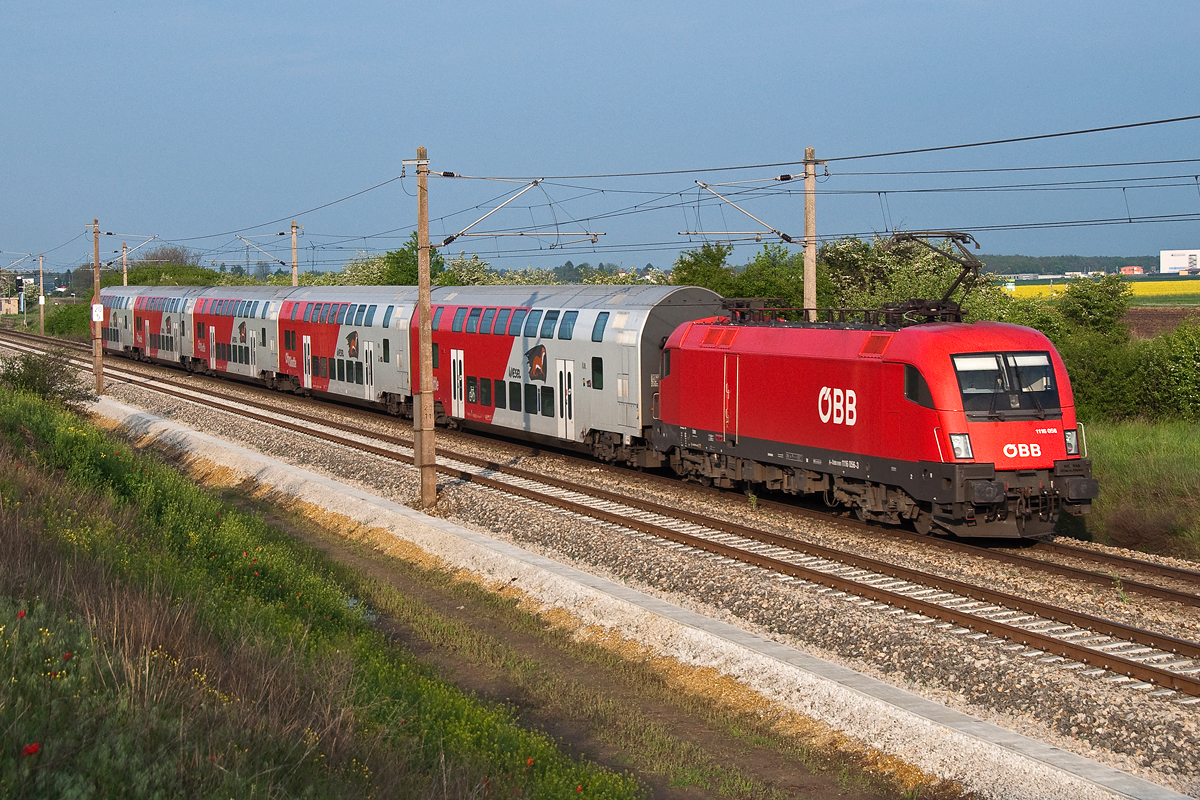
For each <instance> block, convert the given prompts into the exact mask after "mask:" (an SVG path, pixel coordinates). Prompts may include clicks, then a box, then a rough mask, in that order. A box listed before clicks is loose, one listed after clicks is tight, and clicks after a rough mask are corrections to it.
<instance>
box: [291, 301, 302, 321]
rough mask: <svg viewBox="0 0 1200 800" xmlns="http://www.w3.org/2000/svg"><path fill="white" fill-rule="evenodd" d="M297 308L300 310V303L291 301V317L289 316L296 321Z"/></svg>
mask: <svg viewBox="0 0 1200 800" xmlns="http://www.w3.org/2000/svg"><path fill="white" fill-rule="evenodd" d="M299 310H300V304H299V303H292V317H291V320H292V322H295V321H296V312H297V311H299Z"/></svg>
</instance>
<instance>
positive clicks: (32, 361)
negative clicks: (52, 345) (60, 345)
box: [0, 350, 96, 406]
mask: <svg viewBox="0 0 1200 800" xmlns="http://www.w3.org/2000/svg"><path fill="white" fill-rule="evenodd" d="M0 385H4V386H7V387H8V388H9V389H12V390H13V391H17V392H29V393H31V394H34V395H37V396H38V397H40V398H42V399H43V400H49V401H51V402H55V403H62V404H63V405H65V406H77V405H79V404H80V403H84V402H87V401H91V400H95V399H96V395H95V394H94V393H93V392H92V391H91V390H90V389H88V388H87V385H86V384H85V383H84V381H83V379H82V378H81V377H80V375H79V371H78V370H77V369H75V367H73V366H72V365H71V363H70V358H69V357H68V356H67V354H66V353H65V352H64V351H62V350H50V351H49V352H46V353H22V354H21V355H17V356H12V357H10V358H7V359H5V360H4V361H2V362H0Z"/></svg>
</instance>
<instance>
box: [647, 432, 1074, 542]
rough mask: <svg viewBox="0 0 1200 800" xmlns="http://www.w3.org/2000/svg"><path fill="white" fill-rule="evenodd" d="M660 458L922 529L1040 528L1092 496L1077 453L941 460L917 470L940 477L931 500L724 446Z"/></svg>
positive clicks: (702, 479)
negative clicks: (1049, 464) (1005, 469)
mask: <svg viewBox="0 0 1200 800" xmlns="http://www.w3.org/2000/svg"><path fill="white" fill-rule="evenodd" d="M667 461H668V463H669V465H670V467H671V469H672V470H673V471H674V472H675V473H676V474H677V475H680V476H682V477H683V478H684V479H685V480H690V481H694V482H696V483H699V484H702V485H705V486H717V487H720V488H726V489H733V488H739V487H740V488H742V489H744V490H745V491H747V492H748V493H758V492H759V491H763V490H766V491H776V492H782V493H785V494H793V495H802V494H817V493H820V494H822V496H823V498H824V500H825V503H826V504H827V505H829V506H831V507H832V506H838V505H841V506H844V507H846V508H849V509H852V510H853V511H854V512H855V514H856V515H857V516H858V518H859V519H862V520H864V521H872V522H878V523H881V524H886V525H900V524H903V523H905V522H906V521H907V522H910V523H912V525H913V527H914V528H915V529H916V530H917V531H918V532H919V533H922V534H928V533H932V532H940V533H950V534H953V535H956V536H963V537H1006V538H1014V537H1022V536H1024V537H1028V536H1041V535H1045V534H1048V533H1051V532H1052V531H1053V530H1054V526H1055V522H1056V521H1057V519H1058V517H1059V515H1060V514H1063V513H1068V514H1073V515H1078V514H1082V513H1086V512H1087V511H1089V510H1090V500H1091V499H1092V498H1094V497H1095V496H1096V482H1095V481H1094V480H1092V479H1091V468H1090V466H1091V465H1090V463H1089V462H1086V461H1081V460H1072V461H1065V462H1059V463H1058V465H1057V466H1056V467H1055V469H1053V470H1027V471H1021V472H1012V473H996V472H994V470H993V469H992V467H991V465H987V464H979V465H976V464H968V465H946V466H948V467H949V470H948V471H947V473H946V474H945V475H941V476H938V475H934V474H932V473H931V472H930V471H928V470H923V471H922V474H921V482H919V483H918V484H917V485H918V486H920V485H921V484H922V483H928V484H934V483H940V484H941V485H940V486H939V487H938V488H939V491H938V492H937V493H936V494H935V495H934V496H933V499H930V500H922V499H919V498H917V497H914V496H913V495H912V494H911V493H910V492H909V491H907V490H906V489H905V488H904V487H902V486H897V485H889V484H885V483H881V482H878V481H873V480H868V479H863V478H856V477H853V476H846V475H836V474H830V473H827V472H821V471H818V470H813V469H808V468H803V467H789V466H783V465H776V464H764V463H762V462H759V461H756V460H754V459H748V458H742V457H738V456H732V455H728V454H724V453H709V452H703V451H700V450H694V449H684V448H679V447H675V448H672V449H671V451H670V454H669V456H668V459H667ZM955 466H959V469H955V468H954V467H955ZM901 472H902V471H901ZM898 474H899V472H898ZM910 477H911V476H910ZM944 500H949V502H944Z"/></svg>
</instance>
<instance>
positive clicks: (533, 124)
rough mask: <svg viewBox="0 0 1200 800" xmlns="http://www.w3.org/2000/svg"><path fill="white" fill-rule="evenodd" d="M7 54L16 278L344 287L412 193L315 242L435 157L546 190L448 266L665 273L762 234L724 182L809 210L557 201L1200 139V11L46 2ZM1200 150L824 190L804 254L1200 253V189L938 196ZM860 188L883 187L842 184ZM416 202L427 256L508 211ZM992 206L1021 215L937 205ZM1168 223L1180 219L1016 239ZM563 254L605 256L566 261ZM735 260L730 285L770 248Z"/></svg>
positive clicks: (479, 189) (2, 21) (1161, 169)
mask: <svg viewBox="0 0 1200 800" xmlns="http://www.w3.org/2000/svg"><path fill="white" fill-rule="evenodd" d="M0 30H2V31H3V45H2V46H0V76H2V77H0V141H2V142H3V146H2V147H0V164H2V165H3V167H2V169H0V251H3V253H2V255H0V258H2V259H3V261H2V262H0V266H4V265H7V264H8V263H9V262H11V261H12V260H14V259H16V258H19V257H20V256H21V255H22V254H24V253H29V252H33V253H38V252H46V253H47V254H48V256H47V265H48V268H54V269H60V268H62V267H64V266H70V265H76V264H79V263H81V262H83V261H84V260H85V259H86V258H88V257H89V254H90V252H91V242H90V237H82V236H80V234H83V233H84V230H85V225H86V224H87V223H89V222H90V221H91V220H92V218H93V217H99V218H100V222H101V228H102V229H103V230H105V231H113V232H115V233H117V234H118V236H115V237H102V240H101V248H102V251H105V255H104V256H103V257H105V258H107V257H109V256H108V255H107V253H109V252H111V251H112V250H115V249H119V247H120V242H121V241H122V240H123V241H127V242H128V243H129V244H130V246H133V245H134V244H137V243H140V242H141V241H143V239H144V237H145V236H149V235H152V234H158V235H159V236H160V237H161V238H162V239H164V240H166V241H170V242H177V243H180V244H185V245H187V246H189V247H192V248H195V249H197V250H202V251H204V253H205V256H204V257H205V259H210V260H215V261H226V262H230V263H236V262H239V261H241V260H243V259H244V257H245V245H244V244H243V243H242V242H241V241H239V240H238V239H236V238H235V237H234V236H233V235H232V234H230V233H228V232H229V231H234V230H240V229H244V228H251V230H245V231H242V235H243V236H247V237H251V240H252V241H254V242H256V243H258V244H260V245H261V246H263V247H266V248H268V249H269V250H271V251H272V252H273V253H275V254H276V255H277V256H278V257H280V258H282V259H283V260H285V261H286V260H289V259H290V250H289V249H288V248H287V247H286V244H287V242H286V237H278V236H267V237H264V238H254V237H256V236H260V237H261V236H263V235H264V234H274V233H276V232H278V231H283V230H286V229H287V227H288V221H290V219H291V218H292V217H293V216H295V217H296V219H297V220H298V222H299V223H300V224H301V225H303V226H304V235H303V236H302V238H301V240H300V243H301V249H302V256H301V262H302V264H304V265H306V266H308V265H310V264H311V265H314V266H317V267H318V268H330V267H334V266H337V265H338V264H341V263H343V262H344V260H345V259H346V258H348V257H350V256H352V255H353V254H354V253H355V252H356V251H367V252H379V251H384V250H388V249H394V248H395V247H397V246H399V245H400V244H401V243H402V242H403V240H404V239H405V238H407V236H408V234H409V232H410V231H411V230H412V228H413V226H414V225H415V222H416V198H415V192H416V181H415V179H414V178H413V177H412V175H413V173H412V169H411V168H409V170H408V171H407V175H408V177H406V178H405V179H404V180H402V181H392V182H390V183H387V184H386V185H384V186H381V187H379V188H377V189H374V190H372V191H369V192H366V193H364V194H361V195H359V196H357V197H354V198H351V199H349V200H345V201H343V202H339V203H335V204H333V205H330V206H327V207H326V208H323V209H320V210H316V211H312V212H311V213H307V214H301V212H304V211H306V210H308V209H314V208H316V207H318V206H322V205H325V204H327V203H330V202H331V201H335V200H338V199H339V198H343V197H346V196H348V195H351V194H354V193H356V192H360V191H362V190H364V189H367V188H368V187H371V186H375V185H376V184H380V183H383V182H385V181H388V180H389V179H392V178H395V177H396V176H398V175H399V174H400V170H401V164H400V162H401V160H402V159H404V158H413V157H414V156H415V151H416V148H417V146H418V145H425V146H426V147H428V148H429V152H430V157H431V161H432V168H433V169H435V170H450V171H453V172H456V173H459V174H462V175H468V176H475V177H479V178H495V177H527V178H536V177H547V180H546V181H545V183H543V184H542V185H540V186H538V187H536V188H534V189H532V190H530V191H529V192H527V193H526V194H525V195H523V196H522V197H521V198H519V199H518V200H516V201H514V202H513V203H512V204H510V205H509V206H507V207H506V208H505V209H502V210H501V211H499V212H497V213H496V214H494V215H492V216H491V217H489V218H488V219H487V220H486V221H484V222H483V223H481V224H480V225H479V226H477V227H476V228H474V229H472V230H473V231H477V232H482V233H492V232H498V231H506V232H510V233H524V234H535V233H536V234H540V235H539V236H533V235H526V236H521V237H515V236H510V237H499V238H488V237H464V238H462V239H459V240H458V241H456V242H454V243H453V244H452V245H451V246H450V247H449V248H447V250H448V251H449V252H448V253H447V255H453V254H457V253H458V252H459V251H460V250H465V251H466V252H467V253H468V254H470V253H473V252H478V253H479V254H480V255H481V257H483V258H485V259H487V260H489V261H491V262H492V263H493V264H494V265H496V266H499V267H512V268H519V267H524V266H527V265H533V266H555V265H557V264H561V263H562V262H563V261H565V260H567V259H570V260H572V261H574V262H575V263H580V262H585V261H586V262H590V263H593V264H594V263H596V262H598V261H604V262H610V263H621V264H624V265H626V266H642V265H644V264H646V263H653V264H655V265H656V266H659V267H667V266H669V265H670V264H671V262H672V261H673V260H674V258H675V257H676V256H677V255H678V252H679V250H680V249H682V248H687V247H694V246H697V245H698V244H699V243H700V242H702V241H705V240H706V237H707V240H724V239H731V238H739V237H735V236H732V235H727V234H721V233H717V232H721V231H739V232H740V231H753V230H757V229H758V225H757V224H756V223H754V222H753V221H752V220H750V219H749V218H747V217H745V216H743V215H742V214H741V213H740V212H738V211H737V210H735V209H733V208H732V207H731V206H729V205H725V204H722V203H720V202H719V201H717V200H716V198H714V197H712V196H711V195H708V194H707V193H705V192H703V191H702V190H700V189H699V187H698V186H697V185H696V183H695V182H696V181H703V182H705V183H712V184H716V183H726V182H732V181H738V182H740V183H738V184H737V185H736V186H726V187H724V188H718V187H715V186H714V188H715V189H716V191H718V192H720V193H722V194H726V195H727V196H730V197H731V198H732V199H735V201H736V202H737V203H738V205H741V206H742V207H743V208H745V209H746V210H747V211H750V212H751V213H753V214H754V215H755V216H758V217H760V218H761V219H762V220H763V221H765V222H766V223H768V224H769V225H770V226H771V227H774V228H776V229H778V230H782V231H783V232H785V233H788V234H790V235H792V236H794V237H796V238H797V239H799V238H800V236H801V234H802V233H803V198H802V194H801V192H800V190H801V186H800V184H799V182H794V183H791V184H781V183H778V182H773V181H767V180H764V179H769V178H771V177H774V176H776V175H779V174H780V173H784V172H788V173H797V172H801V171H802V167H799V166H790V167H762V168H756V169H746V170H732V171H721V172H696V173H689V174H674V175H640V176H634V177H625V178H575V177H563V176H583V175H587V176H590V175H602V174H609V173H640V172H648V173H652V172H663V171H670V170H688V169H699V168H710V167H730V166H740V165H756V164H773V163H779V162H794V161H799V160H801V159H802V158H803V152H804V148H805V147H806V146H812V147H815V148H816V153H817V157H818V158H828V159H839V158H842V157H846V156H854V155H861V154H869V153H878V152H888V151H894V150H905V149H911V148H926V147H936V146H940V145H952V144H959V143H965V142H976V141H985V140H994V139H1003V138H1010V137H1022V136H1031V135H1037V134H1043V133H1054V132H1059V131H1070V130H1077V129H1085V128H1094V127H1102V126H1109V125H1120V124H1125V123H1134V122H1141V121H1147V120H1157V119H1165V118H1173V117H1181V116H1187V115H1191V114H1200V80H1198V79H1200V69H1198V67H1200V48H1198V47H1197V46H1196V44H1195V32H1196V31H1197V30H1200V4H1197V3H1195V2H1190V3H1187V2H1173V1H1172V0H1166V1H1164V2H1156V3H1148V4H1139V5H1136V6H1135V5H1132V4H1129V3H1115V2H1088V3H1083V2H1074V1H1064V2H1055V3H1045V2H1022V1H1021V0H1018V1H1017V2H990V1H988V0H975V1H971V0H928V1H926V2H918V1H904V0H901V1H898V2H889V3H882V2H875V3H868V2H826V3H819V4H807V5H802V4H797V3H774V2H753V0H751V2H743V3H738V4H731V3H713V2H692V3H688V4H683V3H659V2H653V1H652V0H651V1H650V2H637V3H632V2H628V3H627V2H601V3H589V4H584V3H567V2H527V3H475V2H443V3H437V4H433V3H425V4H405V3H388V4H384V3H362V2H343V3H340V4H337V5H334V4H330V3H312V2H306V1H305V0H298V1H296V2H289V3H282V2H265V3H251V4H247V3H233V2H199V3H190V4H179V3H173V2H155V3H149V2H147V3H141V2H119V3H117V4H115V5H114V6H110V7H105V6H96V5H95V4H83V3H76V2H50V3H44V4H32V3H30V4H16V3H11V4H7V5H6V6H5V8H4V9H3V10H0ZM1198 144H1200V120H1197V121H1190V122H1181V123H1175V124H1171V125H1161V126H1155V127H1145V128H1137V129H1132V130H1124V131H1113V132H1107V133H1098V134H1091V135H1086V136H1076V137H1067V138H1060V139H1051V140H1045V141H1037V142H1027V143H1017V144H1007V145H997V146H991V147H981V148H972V149H966V150H956V151H950V152H938V153H926V154H916V155H910V156H898V157H891V158H875V159H862V160H849V161H839V160H831V161H830V163H829V165H828V166H829V173H830V175H829V177H828V178H827V179H826V178H823V179H822V182H821V183H820V186H819V192H820V194H819V196H818V201H817V203H818V205H817V225H818V228H817V232H818V236H821V237H835V236H841V235H847V234H858V235H871V234H872V233H873V232H880V231H883V230H884V229H886V228H892V227H900V228H906V229H930V228H935V229H945V228H959V229H967V230H970V229H979V228H986V227H992V226H1008V227H1009V228H1010V229H1006V230H978V232H977V233H976V236H977V238H978V239H979V240H980V242H981V243H982V245H983V252H985V253H1023V254H1027V255H1056V254H1067V253H1071V254H1080V255H1145V254H1152V253H1156V252H1157V251H1159V250H1161V249H1174V248H1200V181H1197V180H1196V179H1195V178H1194V176H1195V175H1197V174H1200V160H1197V161H1187V162H1185V163H1175V164H1160V165H1139V166H1129V167H1104V168H1089V169H1072V170H1037V171H1023V172H973V173H949V174H947V173H942V174H930V171H933V170H968V169H969V170H981V169H989V170H994V169H1011V168H1015V167H1058V166H1064V165H1081V164H1113V163H1119V162H1134V161H1161V160H1186V159H1200V146H1198ZM864 172H874V173H892V174H873V175H863V174H852V173H864ZM898 172H917V173H922V174H910V175H899V174H894V173H898ZM1068 181H1103V182H1102V183H1091V184H1073V185H1065V182H1068ZM430 183H431V185H430V192H431V195H430V210H431V212H430V213H431V217H433V218H434V221H433V224H432V232H433V236H434V238H435V239H441V238H443V237H444V236H446V235H448V234H451V233H456V232H457V231H459V230H461V229H462V228H464V227H466V226H467V225H468V224H470V223H471V222H473V221H475V220H476V219H477V218H478V217H480V216H482V215H483V214H484V213H486V212H487V211H488V210H490V209H491V208H493V207H494V206H495V205H496V204H497V203H499V202H502V201H503V200H504V199H506V198H507V197H508V196H509V195H510V194H511V193H512V192H515V191H517V190H519V189H520V188H521V186H522V184H520V183H508V182H501V181H490V180H477V179H445V178H439V179H434V180H431V182H430ZM1029 184H1056V185H1043V186H1038V187H1032V186H1029ZM998 186H1009V187H1015V188H1010V189H1006V190H1003V191H998V190H992V191H939V192H930V191H928V190H931V189H958V190H962V189H978V188H981V187H998ZM1084 186H1089V187H1095V188H1087V189H1084V188H1082V187H1084ZM785 190H791V192H790V193H783V192H784V191H785ZM911 190H922V191H919V192H914V191H911ZM705 198H707V199H705ZM634 211H635V212H637V213H629V212H634ZM1173 214H1182V215H1193V216H1191V217H1189V218H1186V219H1184V220H1182V221H1172V222H1158V223H1152V222H1136V221H1135V222H1133V223H1130V222H1125V223H1121V224H1106V225H1092V226H1066V227H1063V226H1052V227H1031V226H1040V225H1044V224H1045V223H1063V222H1077V221H1081V220H1104V219H1114V220H1118V219H1133V220H1138V219H1139V218H1151V217H1155V216H1160V215H1173ZM280 219H282V220H284V221H283V222H273V221H274V220H280ZM265 223H270V224H265ZM256 226H257V227H256ZM681 231H693V232H704V234H705V235H693V236H690V237H689V236H681V235H679V233H680V232H681ZM577 232H581V233H604V234H605V235H603V236H600V237H599V239H598V243H597V244H596V245H592V244H591V242H590V241H586V242H583V243H575V244H566V245H565V246H556V247H553V248H551V245H552V244H556V245H561V244H563V243H567V242H570V241H571V240H573V239H578V238H581V237H580V236H578V235H574V234H576V233H577ZM77 236H80V238H77V239H74V240H73V238H74V237H77ZM72 240H73V241H72ZM771 240H772V237H770V236H768V237H766V238H765V239H764V241H771ZM776 241H777V240H776ZM64 243H66V244H64ZM737 245H738V249H737V251H736V252H735V256H734V259H735V260H737V261H742V262H744V261H745V260H746V259H748V258H749V257H750V255H751V254H752V253H753V251H754V250H755V249H756V248H758V247H760V245H759V244H757V243H755V242H754V241H739V242H738V243H737ZM260 257H261V256H260V255H259V254H258V253H257V252H253V254H252V255H251V258H250V260H251V261H252V262H253V261H256V260H258V258H260ZM26 263H28V262H26ZM22 266H24V265H22Z"/></svg>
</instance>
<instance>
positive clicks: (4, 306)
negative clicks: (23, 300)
mask: <svg viewBox="0 0 1200 800" xmlns="http://www.w3.org/2000/svg"><path fill="white" fill-rule="evenodd" d="M18 303H19V300H18V298H16V297H0V314H16V313H17V312H18V311H19V309H20V306H19V304H18Z"/></svg>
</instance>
